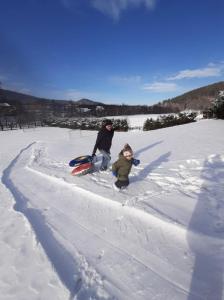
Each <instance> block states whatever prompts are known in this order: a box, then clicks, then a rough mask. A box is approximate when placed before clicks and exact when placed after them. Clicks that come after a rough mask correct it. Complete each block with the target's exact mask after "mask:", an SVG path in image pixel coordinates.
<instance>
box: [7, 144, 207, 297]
mask: <svg viewBox="0 0 224 300" xmlns="http://www.w3.org/2000/svg"><path fill="white" fill-rule="evenodd" d="M33 146H34V144H30V145H28V146H27V147H26V148H25V149H23V150H22V151H21V152H20V153H19V155H18V156H17V157H16V158H15V159H14V161H12V163H11V164H10V165H9V167H8V168H7V169H6V170H5V171H4V173H3V178H2V181H3V183H4V184H5V185H6V186H7V187H8V189H9V190H10V191H11V192H12V194H13V196H14V198H15V200H16V205H15V209H16V210H18V211H20V212H22V213H23V214H24V215H25V216H26V217H27V219H28V220H29V222H30V223H31V225H32V227H33V228H34V231H35V233H36V235H37V238H38V239H39V241H40V242H41V244H42V246H43V248H44V249H45V252H46V254H47V255H48V257H49V260H50V261H51V262H52V265H53V266H54V268H55V270H56V272H57V273H58V275H59V277H60V278H61V280H62V282H63V283H64V284H65V286H67V288H68V289H69V290H70V292H71V295H72V296H74V295H76V294H78V292H79V290H80V288H81V285H82V282H81V281H80V279H79V280H77V281H76V284H75V282H74V279H73V276H74V274H78V271H77V269H78V267H79V264H78V263H77V261H76V260H75V259H74V257H73V256H72V255H71V254H70V252H69V251H68V250H66V249H65V248H64V247H63V245H62V244H60V242H59V241H58V240H57V239H56V238H55V237H54V234H53V232H52V229H53V230H56V231H57V229H56V228H54V225H53V224H51V223H49V224H47V223H46V220H45V217H44V216H43V215H42V211H41V210H38V209H37V208H35V207H34V208H28V207H27V204H28V203H29V202H30V201H29V200H30V199H29V197H28V198H27V197H26V195H24V194H23V193H21V192H20V190H19V186H18V187H17V186H16V185H15V184H14V182H13V180H12V179H11V178H10V175H11V173H13V172H14V173H16V171H17V167H18V166H17V163H20V165H19V168H20V169H22V170H23V171H24V172H27V174H32V175H33V176H37V177H40V178H43V179H44V180H47V181H48V182H52V183H53V184H55V186H60V187H62V188H65V190H67V189H70V190H71V191H73V192H75V193H76V194H79V195H81V196H82V197H83V198H86V199H88V201H89V202H91V203H92V205H96V206H98V204H99V205H100V206H102V207H105V208H109V209H110V210H111V211H114V212H116V211H118V210H119V211H121V212H122V213H121V214H122V218H124V219H134V220H138V221H136V222H143V223H144V224H145V226H146V227H150V226H154V227H155V228H158V229H159V230H160V231H161V239H163V235H164V236H165V234H166V233H168V234H169V235H170V236H172V238H173V239H174V240H173V242H174V243H175V242H176V240H175V239H177V240H178V241H179V242H180V244H181V242H182V240H183V241H184V242H185V238H186V234H187V230H186V228H185V227H183V226H180V224H177V223H176V222H174V220H172V219H170V218H169V216H166V215H162V214H160V212H159V211H158V214H160V217H158V216H154V215H150V214H149V213H147V212H145V211H143V210H141V209H139V208H136V207H133V206H125V207H122V206H121V203H119V202H118V201H115V200H113V199H111V198H108V197H104V196H102V195H99V194H98V195H97V194H95V193H94V192H92V191H91V190H86V189H84V188H83V187H80V186H78V185H77V184H74V183H71V182H68V181H67V180H66V178H60V177H55V176H54V175H52V174H47V173H45V172H43V171H42V170H41V166H40V165H39V166H40V168H39V169H35V164H34V161H35V160H36V161H37V166H38V159H41V149H39V150H38V149H36V151H37V152H36V154H37V153H39V154H38V155H39V156H38V157H36V156H35V155H34V153H35V151H34V152H33ZM30 151H32V153H31V155H30ZM38 151H39V152H38ZM39 162H40V161H39ZM43 169H44V171H46V170H47V168H46V169H45V168H43ZM122 197H123V195H122V194H121V196H120V199H122ZM123 198H124V197H123ZM152 209H153V207H152ZM54 210H55V211H57V213H58V214H61V215H64V217H65V221H66V220H67V222H68V224H70V225H71V226H72V225H74V224H75V225H76V226H78V227H79V228H80V230H81V232H86V234H87V235H91V236H95V237H96V238H97V239H99V240H102V242H103V244H107V247H108V248H110V249H114V250H113V251H114V252H117V253H120V255H121V256H127V257H129V258H130V259H131V260H132V261H134V262H135V263H136V264H140V265H142V266H143V267H144V268H146V269H148V270H149V271H150V272H151V273H152V274H154V276H155V277H159V278H160V279H161V280H162V281H166V282H167V283H168V285H169V286H172V287H175V288H176V289H177V290H179V293H183V294H187V293H188V290H187V289H186V288H185V287H184V285H182V284H181V282H182V281H183V282H184V281H185V279H184V278H181V280H180V282H174V281H172V276H170V275H172V274H171V273H172V272H175V268H174V269H173V270H172V272H171V273H170V271H168V270H169V267H170V266H169V263H168V262H165V261H163V262H162V265H161V262H160V260H161V258H159V257H157V256H156V255H154V254H153V253H150V252H149V251H147V252H144V251H142V253H141V255H138V256H136V255H134V254H133V253H131V252H130V251H128V249H127V248H124V247H121V246H120V245H116V243H115V240H113V241H110V240H109V239H106V238H105V237H102V236H101V235H100V234H99V233H98V232H97V231H95V230H93V229H92V228H91V230H90V229H89V228H88V227H86V226H84V225H83V224H82V223H80V222H78V221H77V220H74V219H71V218H70V216H68V215H66V214H65V211H62V210H60V209H58V208H56V207H54ZM43 233H44V234H43ZM59 234H60V235H61V236H62V237H63V238H64V239H65V240H66V239H67V236H66V235H64V233H63V232H60V233H59ZM188 234H189V233H188ZM192 234H193V233H192ZM198 238H200V239H203V238H206V239H209V238H207V237H203V236H202V235H198ZM63 256H64V257H66V259H65V262H66V263H65V265H63V266H62V265H60V264H59V265H58V264H57V262H58V261H60V262H61V261H63V259H62V258H63ZM146 258H147V259H146ZM158 266H159V268H158ZM158 270H159V271H158ZM180 277H181V273H180ZM183 277H184V276H183ZM77 299H78V298H77Z"/></svg>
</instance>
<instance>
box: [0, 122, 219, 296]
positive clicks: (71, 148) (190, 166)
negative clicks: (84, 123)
mask: <svg viewBox="0 0 224 300" xmlns="http://www.w3.org/2000/svg"><path fill="white" fill-rule="evenodd" d="M223 132H224V122H223V121H219V120H202V121H199V122H197V123H192V124H188V125H182V126H177V127H171V128H165V129H161V130H156V131H151V132H142V131H131V132H128V133H122V132H116V133H115V135H114V139H113V145H112V148H111V152H112V162H113V161H114V160H116V158H117V155H118V153H119V151H120V149H121V148H122V147H123V145H124V143H126V142H128V143H130V145H131V146H132V148H133V149H134V151H135V157H136V158H139V159H140V160H141V164H140V165H139V166H138V167H133V168H132V172H131V176H130V181H131V184H130V186H129V188H128V189H127V190H126V191H124V192H121V193H118V192H115V191H114V190H113V188H112V183H113V181H114V178H113V176H112V175H111V173H110V172H109V171H107V172H104V173H102V172H101V173H99V172H95V173H93V174H88V175H86V176H83V177H72V176H71V175H70V171H71V168H70V167H69V166H68V162H69V161H70V160H71V159H72V158H74V157H76V156H80V155H84V154H91V152H92V148H93V145H94V143H95V138H96V134H97V132H95V131H79V130H77V131H72V130H68V129H59V128H37V129H29V130H24V131H23V130H16V131H8V132H0V142H1V148H0V172H1V183H0V200H1V202H0V203H1V205H0V214H1V222H0V299H1V300H9V299H10V300H37V299H41V300H48V299H54V300H56V299H65V300H67V299H73V300H75V299H76V300H87V299H89V300H90V299H92V300H93V299H120V300H126V299H127V300H138V299H144V300H199V299H201V300H222V299H224V283H223V278H224V239H223V238H224V197H223V196H224V152H223V150H224V135H223ZM98 158H99V161H98V163H100V156H98ZM122 204H124V205H122Z"/></svg>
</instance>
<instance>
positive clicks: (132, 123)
mask: <svg viewBox="0 0 224 300" xmlns="http://www.w3.org/2000/svg"><path fill="white" fill-rule="evenodd" d="M165 115H171V114H161V115H159V114H148V115H132V116H126V115H124V116H111V117H108V118H112V119H127V121H128V125H129V127H131V128H134V127H138V128H142V127H143V125H144V123H145V121H146V120H147V119H151V118H152V119H153V120H156V119H157V118H159V117H160V116H165ZM174 115H175V114H174ZM102 119H103V118H102Z"/></svg>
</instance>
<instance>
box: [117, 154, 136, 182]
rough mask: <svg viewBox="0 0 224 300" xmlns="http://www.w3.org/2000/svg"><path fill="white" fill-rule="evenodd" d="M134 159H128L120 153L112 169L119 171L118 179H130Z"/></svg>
mask: <svg viewBox="0 0 224 300" xmlns="http://www.w3.org/2000/svg"><path fill="white" fill-rule="evenodd" d="M131 167H132V160H127V159H126V158H125V157H124V156H123V154H122V153H120V154H119V159H118V160H117V161H116V162H115V163H113V165H112V171H113V172H116V173H117V179H118V180H120V181H126V180H128V175H129V173H130V171H131Z"/></svg>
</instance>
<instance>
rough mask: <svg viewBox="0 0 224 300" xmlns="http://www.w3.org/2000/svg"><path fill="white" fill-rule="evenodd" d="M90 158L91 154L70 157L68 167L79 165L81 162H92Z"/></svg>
mask: <svg viewBox="0 0 224 300" xmlns="http://www.w3.org/2000/svg"><path fill="white" fill-rule="evenodd" d="M92 160H93V158H92V156H91V155H82V156H79V157H76V158H74V159H72V160H71V161H70V162H69V166H70V167H75V166H79V165H81V164H86V163H89V162H92Z"/></svg>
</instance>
